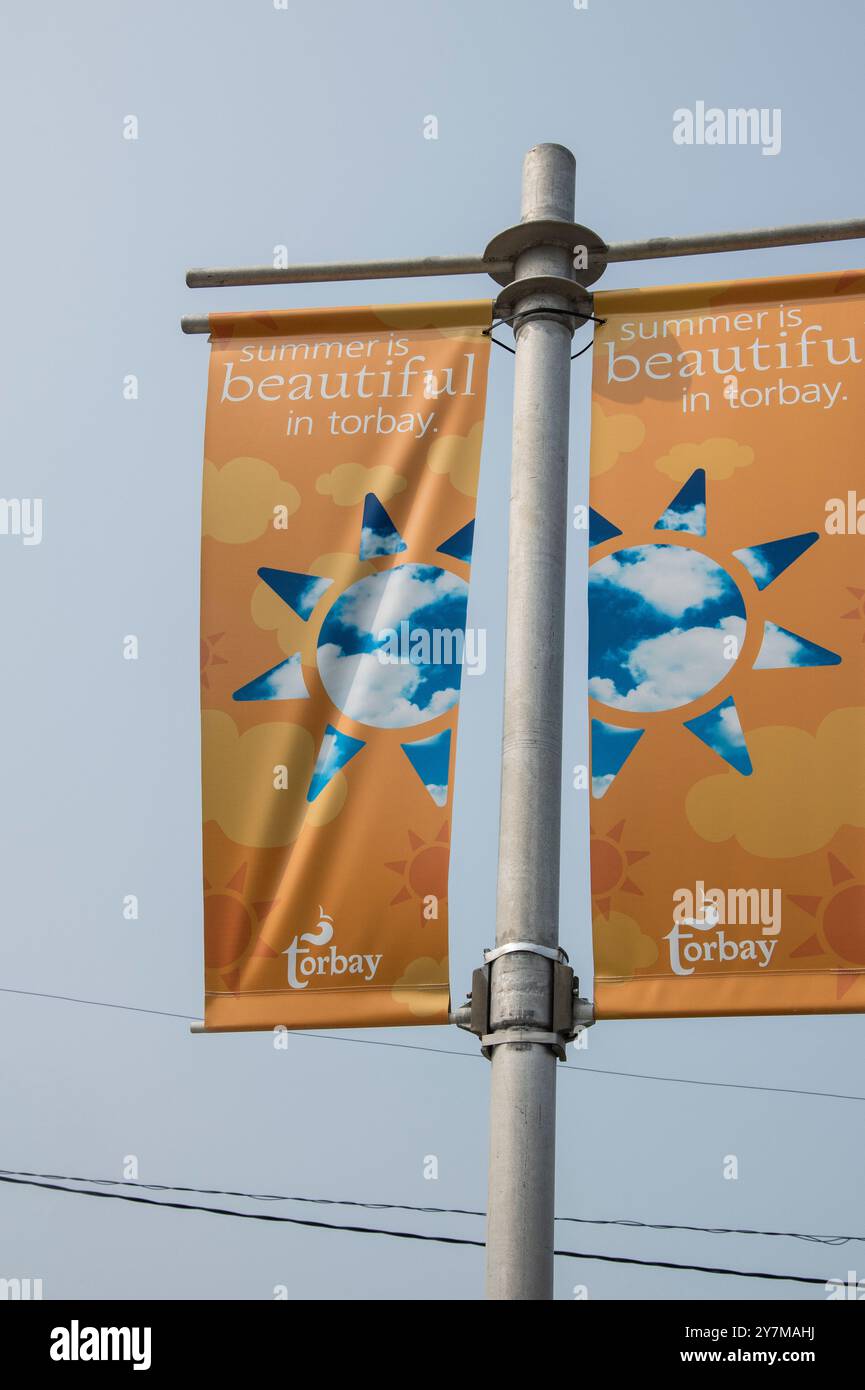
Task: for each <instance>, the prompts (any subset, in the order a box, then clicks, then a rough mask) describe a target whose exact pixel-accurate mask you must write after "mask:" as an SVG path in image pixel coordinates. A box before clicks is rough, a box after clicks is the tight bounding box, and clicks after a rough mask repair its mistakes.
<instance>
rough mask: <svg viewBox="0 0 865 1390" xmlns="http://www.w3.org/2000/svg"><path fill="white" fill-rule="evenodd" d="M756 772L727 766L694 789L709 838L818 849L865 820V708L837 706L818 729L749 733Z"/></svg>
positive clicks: (774, 854) (759, 848)
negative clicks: (847, 827)
mask: <svg viewBox="0 0 865 1390" xmlns="http://www.w3.org/2000/svg"><path fill="white" fill-rule="evenodd" d="M748 748H749V750H750V753H751V762H752V764H753V769H754V770H753V774H752V775H751V776H750V777H738V776H737V775H736V774H735V773H734V772H733V773H721V774H720V775H719V776H716V777H707V778H705V779H704V780H703V781H701V782H698V783H697V784H696V785H695V786H694V787H692V788H691V790H690V792H689V793H688V796H687V799H686V802H685V813H686V815H687V817H688V820H689V821H690V823H691V825H692V826H693V828H694V830H695V831H696V832H697V834H698V835H700V836H701V837H702V839H704V840H711V841H715V842H717V841H722V840H729V839H731V838H735V839H736V840H738V842H739V844H740V845H741V846H742V848H743V849H746V850H748V852H749V853H751V854H759V855H763V856H764V857H766V858H769V859H785V858H791V857H792V856H794V855H799V854H810V853H812V852H813V851H814V850H817V849H822V847H823V846H824V845H826V844H828V842H829V841H830V840H831V839H832V837H833V835H835V833H836V831H837V830H839V829H840V827H841V826H842V825H853V826H859V827H865V755H863V750H865V709H863V708H858V707H853V708H847V709H838V710H833V711H832V713H831V714H828V715H827V716H826V718H825V719H824V720H823V722H822V724H821V725H820V727H819V728H818V729H817V732H816V734H814V735H811V734H809V733H808V732H807V731H806V730H804V729H795V728H792V727H789V726H786V725H785V726H779V725H771V726H768V727H765V728H762V729H754V730H751V731H750V732H749V734H748Z"/></svg>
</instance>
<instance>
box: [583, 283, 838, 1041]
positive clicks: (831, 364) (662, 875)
mask: <svg viewBox="0 0 865 1390" xmlns="http://www.w3.org/2000/svg"><path fill="white" fill-rule="evenodd" d="M595 303H596V310H595V312H596V313H597V314H598V316H599V317H600V318H602V319H605V320H606V322H605V323H603V324H602V325H600V326H599V327H598V331H597V333H596V337H595V347H594V372H593V404H592V446H591V489H590V504H591V505H590V508H589V515H588V525H589V566H590V568H589V694H590V723H591V759H592V766H591V789H592V811H591V826H592V846H591V847H592V896H593V924H594V947H595V971H596V986H595V1005H596V1011H597V1014H598V1016H599V1017H601V1018H637V1017H664V1016H677V1015H678V1016H685V1015H716V1014H781V1013H830V1012H836V1011H855V1012H861V1011H863V1010H865V540H863V536H865V472H863V468H862V448H863V445H862V441H863V438H865V378H863V365H862V364H863V360H865V272H862V271H857V272H851V273H847V274H833V275H815V276H806V277H802V278H799V279H794V280H787V279H784V280H763V281H752V282H730V283H725V284H715V285H690V286H679V287H674V288H664V289H649V290H643V291H627V292H625V291H622V292H619V291H614V292H610V293H602V294H598V295H597V296H596V300H595Z"/></svg>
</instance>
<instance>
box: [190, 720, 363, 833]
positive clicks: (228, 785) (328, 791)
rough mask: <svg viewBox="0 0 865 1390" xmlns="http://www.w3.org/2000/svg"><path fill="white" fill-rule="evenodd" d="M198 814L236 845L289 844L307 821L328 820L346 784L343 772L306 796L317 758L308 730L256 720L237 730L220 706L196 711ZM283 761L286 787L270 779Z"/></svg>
mask: <svg viewBox="0 0 865 1390" xmlns="http://www.w3.org/2000/svg"><path fill="white" fill-rule="evenodd" d="M201 736H202V763H203V769H204V775H203V779H202V780H203V787H202V794H203V817H202V819H203V820H204V821H205V822H206V821H210V820H214V821H216V823H217V824H218V825H219V827H220V829H222V830H223V831H224V833H225V834H226V835H227V836H228V838H229V839H230V840H233V841H234V842H235V843H236V844H239V845H249V846H259V847H261V848H268V849H269V848H273V847H274V846H276V845H290V844H292V842H293V841H294V840H296V839H297V837H298V835H299V834H300V832H301V830H302V829H303V827H304V825H316V826H321V825H327V823H328V822H329V821H332V820H333V819H334V817H335V816H337V815H339V812H340V811H341V810H342V807H343V804H344V802H345V799H346V795H347V791H348V786H347V783H346V779H345V777H344V776H343V774H342V773H341V772H338V773H336V775H335V776H334V777H333V778H332V779H331V780H330V782H329V783H328V785H327V786H326V787H325V789H324V790H323V791H322V792H321V794H320V795H319V796H317V797H316V799H315V801H313V802H308V801H307V799H306V793H307V789H308V787H309V783H310V778H311V776H312V770H313V766H314V764H315V757H316V749H315V743H314V740H313V738H312V735H311V734H310V733H308V732H307V730H306V729H303V728H301V727H300V725H297V724H284V723H278V722H276V721H273V722H268V723H265V724H256V725H255V726H254V727H253V728H251V729H247V731H246V733H244V734H240V733H238V730H237V725H236V724H235V722H234V720H233V719H232V718H231V717H230V715H227V714H225V713H223V711H222V710H216V709H209V710H203V711H202V716H201ZM277 767H280V768H281V767H284V768H286V769H287V776H288V778H289V779H290V781H289V785H288V786H286V787H276V786H274V778H275V776H276V774H275V772H274V769H275V768H277Z"/></svg>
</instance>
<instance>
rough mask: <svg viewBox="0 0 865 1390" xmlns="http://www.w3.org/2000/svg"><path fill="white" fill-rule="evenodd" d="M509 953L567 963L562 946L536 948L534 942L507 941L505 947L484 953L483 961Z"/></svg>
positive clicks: (565, 952)
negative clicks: (519, 953) (520, 953)
mask: <svg viewBox="0 0 865 1390" xmlns="http://www.w3.org/2000/svg"><path fill="white" fill-rule="evenodd" d="M511 951H530V952H531V954H532V955H534V956H546V957H547V959H548V960H555V961H561V962H562V964H563V965H567V963H568V953H567V951H566V950H565V949H564V947H563V946H538V945H537V944H536V942H534V941H509V942H508V943H507V945H505V946H495V947H493V949H492V950H487V951H484V960H485V961H487V962H489V961H491V960H496V959H497V958H498V957H499V956H507V955H510V953H511Z"/></svg>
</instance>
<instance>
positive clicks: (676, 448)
mask: <svg viewBox="0 0 865 1390" xmlns="http://www.w3.org/2000/svg"><path fill="white" fill-rule="evenodd" d="M753 461H754V450H753V449H752V448H751V447H750V445H748V444H739V443H738V441H737V440H735V439H723V438H720V437H719V438H717V439H704V440H703V441H702V443H700V444H674V445H673V447H672V449H671V450H670V452H669V453H668V454H664V456H663V458H659V459H658V461H657V463H656V464H655V467H656V468H657V469H658V470H659V471H660V472H661V473H666V475H667V477H668V478H674V479H675V480H676V482H680V483H683V482H685V481H686V479H688V478H690V476H691V474H692V473H693V472H694V470H695V469H696V468H704V469H705V470H706V477H707V478H709V479H711V480H712V481H713V482H719V481H721V480H722V479H724V478H731V477H732V476H733V474H734V473H735V471H736V469H737V468H747V467H748V465H749V464H750V463H753Z"/></svg>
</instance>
